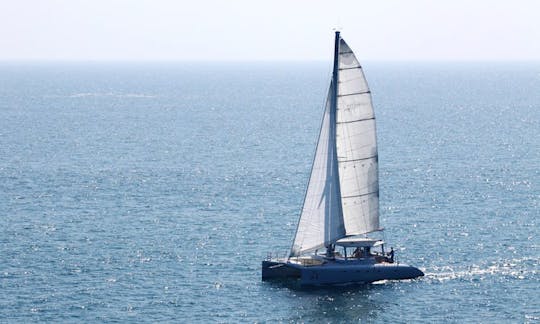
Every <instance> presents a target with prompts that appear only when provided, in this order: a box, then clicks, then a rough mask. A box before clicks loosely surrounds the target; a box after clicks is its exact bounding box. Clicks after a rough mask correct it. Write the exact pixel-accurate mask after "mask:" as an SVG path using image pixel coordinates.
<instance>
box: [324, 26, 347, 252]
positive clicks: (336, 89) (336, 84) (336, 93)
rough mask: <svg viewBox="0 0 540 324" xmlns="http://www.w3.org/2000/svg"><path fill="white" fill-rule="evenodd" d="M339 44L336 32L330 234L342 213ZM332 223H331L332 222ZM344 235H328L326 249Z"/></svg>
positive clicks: (332, 107) (333, 71) (339, 38)
mask: <svg viewBox="0 0 540 324" xmlns="http://www.w3.org/2000/svg"><path fill="white" fill-rule="evenodd" d="M340 44H341V37H340V32H339V31H336V36H335V41H334V67H333V70H332V87H333V91H332V93H331V114H330V116H331V118H330V127H331V132H332V135H333V136H332V137H333V140H332V142H331V143H329V150H331V151H332V155H333V157H332V161H333V163H332V167H333V170H332V175H333V176H334V177H335V178H336V179H337V181H335V182H334V183H335V184H336V189H335V191H336V195H335V197H334V199H335V200H336V201H335V202H334V204H335V205H336V206H337V212H336V213H334V214H328V216H327V217H328V218H334V219H333V220H332V219H329V220H328V227H327V231H328V232H332V231H333V230H334V229H333V228H331V226H332V224H333V223H337V224H341V225H342V226H343V211H342V203H341V189H340V188H341V185H340V181H339V165H338V155H337V140H336V136H337V98H338V96H339V49H340ZM332 221H333V222H332ZM344 234H345V233H343V234H341V235H340V236H339V237H336V236H334V237H332V236H331V235H330V234H329V235H328V236H327V238H326V239H325V246H326V248H330V245H331V244H334V243H335V241H337V240H339V239H340V238H342V237H343V236H344Z"/></svg>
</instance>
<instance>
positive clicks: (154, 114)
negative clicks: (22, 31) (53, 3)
mask: <svg viewBox="0 0 540 324" xmlns="http://www.w3.org/2000/svg"><path fill="white" fill-rule="evenodd" d="M364 68H365V72H366V75H367V78H368V81H369V83H370V86H371V90H372V94H373V101H374V105H375V110H376V116H377V130H378V142H379V163H380V164H379V167H380V204H381V224H382V226H384V228H385V231H384V238H385V240H386V241H387V242H388V245H389V246H393V247H394V249H395V250H396V257H397V259H398V261H399V262H403V263H408V264H411V265H414V266H417V267H419V268H421V269H422V270H423V271H424V272H425V274H426V275H425V277H423V278H420V279H418V280H411V281H403V282H380V283H377V284H371V285H359V286H346V287H334V288H318V289H300V288H297V287H294V286H290V285H280V284H275V283H266V282H261V279H260V277H261V269H260V264H261V260H263V259H264V258H265V257H266V255H267V253H268V252H280V253H286V252H287V250H288V249H289V247H290V245H291V241H292V238H293V235H294V231H295V228H296V223H297V221H298V215H299V211H300V208H301V205H302V199H303V195H304V191H305V187H306V184H307V179H308V176H309V171H310V165H311V161H312V156H313V153H314V149H315V143H316V138H317V134H318V131H319V125H320V120H321V116H322V109H323V105H324V102H325V96H326V91H327V89H328V82H329V76H330V66H329V65H328V64H326V63H228V64H218V63H170V64H169V63H159V64H158V63H147V64H142V63H141V64H137V63H132V64H125V63H2V64H1V65H0V322H33V321H50V322H74V321H76V322H78V321H80V322H95V321H106V322H109V321H110V322H210V321H215V322H266V321H268V322H275V321H281V322H355V321H361V322H390V323H395V322H418V321H426V322H433V321H435V322H447V321H449V322H473V321H474V322H497V321H500V322H538V321H540V295H539V291H540V273H539V265H540V238H539V221H538V216H539V213H540V174H539V169H540V64H538V63H497V62H494V63H472V62H471V63H425V64H422V63H376V62H373V63H370V62H367V63H366V64H365V66H364Z"/></svg>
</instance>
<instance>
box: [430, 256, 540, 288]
mask: <svg viewBox="0 0 540 324" xmlns="http://www.w3.org/2000/svg"><path fill="white" fill-rule="evenodd" d="M539 265H540V259H538V258H521V259H512V260H500V261H497V262H491V263H489V264H486V265H472V266H470V267H468V268H466V269H464V268H453V267H451V266H444V267H433V268H431V269H425V271H424V273H425V279H427V280H431V281H435V282H443V281H448V280H471V281H478V280H484V279H487V278H489V277H494V276H502V277H506V278H513V279H519V280H522V279H525V278H530V277H532V276H536V275H538V274H539V271H538V270H537V269H538V268H539V267H538V266H539Z"/></svg>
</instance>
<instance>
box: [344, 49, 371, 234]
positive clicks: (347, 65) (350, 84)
mask: <svg viewBox="0 0 540 324" xmlns="http://www.w3.org/2000/svg"><path fill="white" fill-rule="evenodd" d="M338 75H339V88H338V89H339V90H338V96H337V129H336V132H337V136H336V138H337V140H336V146H337V156H338V165H339V180H340V181H339V183H340V189H341V203H342V208H343V220H344V223H345V230H346V233H347V235H358V234H364V233H369V232H373V231H376V230H379V229H380V228H379V180H378V178H379V175H378V173H379V171H378V156H377V136H376V130H375V115H374V113H373V106H372V104H371V94H370V92H369V87H368V85H367V82H366V78H365V77H364V73H363V72H362V67H361V66H360V63H358V60H357V59H356V57H355V56H354V53H353V52H352V50H351V49H350V48H349V46H348V45H347V43H345V41H344V40H343V39H341V40H340V46H339V73H338Z"/></svg>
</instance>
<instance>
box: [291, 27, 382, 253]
mask: <svg viewBox="0 0 540 324" xmlns="http://www.w3.org/2000/svg"><path fill="white" fill-rule="evenodd" d="M335 55H336V57H335V58H334V73H333V78H332V83H331V85H330V90H329V92H328V98H327V102H326V109H325V111H324V116H323V121H322V125H321V130H320V134H319V140H318V143H317V150H316V152H315V158H314V161H313V166H312V170H311V176H310V179H309V184H308V188H307V191H306V196H305V199H304V206H303V208H302V214H301V216H300V221H299V223H298V228H297V231H296V236H295V238H294V243H293V247H292V250H291V254H290V255H291V256H298V255H300V254H303V253H306V252H310V251H314V250H316V249H319V248H322V247H325V246H326V247H328V246H329V245H331V244H333V243H335V242H336V241H337V240H339V239H340V238H343V237H345V236H348V235H358V234H364V233H369V232H372V231H376V230H378V229H379V184H378V162H377V139H376V133H375V116H374V113H373V107H372V104H371V95H370V93H369V88H368V85H367V82H366V79H365V77H364V73H363V72H362V68H361V67H360V64H359V63H358V60H357V59H356V57H355V56H354V54H353V52H352V51H351V49H350V48H349V46H348V45H347V44H346V43H345V41H343V40H342V39H340V37H339V33H336V48H335ZM336 85H337V86H336ZM336 91H337V93H336Z"/></svg>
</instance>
